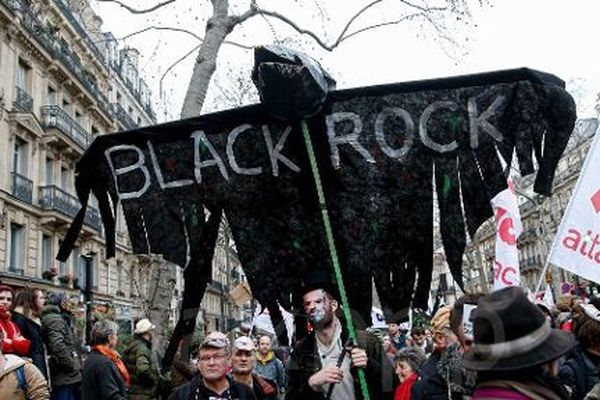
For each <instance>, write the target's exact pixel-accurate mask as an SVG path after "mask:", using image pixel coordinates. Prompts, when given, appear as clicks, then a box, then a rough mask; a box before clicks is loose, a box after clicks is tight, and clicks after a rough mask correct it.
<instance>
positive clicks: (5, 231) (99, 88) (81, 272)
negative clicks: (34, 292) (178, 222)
mask: <svg viewBox="0 0 600 400" xmlns="http://www.w3.org/2000/svg"><path fill="white" fill-rule="evenodd" d="M101 27H102V20H101V19H100V18H99V17H98V16H97V15H95V14H94V12H93V11H92V10H91V8H90V7H89V5H88V2H87V1H83V0H48V1H35V2H32V1H29V0H0V155H1V156H0V275H1V280H2V282H3V283H7V284H11V285H14V286H16V287H22V286H25V285H29V286H34V287H42V288H45V289H49V290H53V289H57V288H61V289H64V290H68V291H69V292H70V293H71V294H72V295H73V296H74V297H76V296H79V295H80V293H81V292H80V290H79V289H80V288H82V287H83V286H84V285H85V283H86V281H87V274H86V273H87V272H90V274H89V276H90V280H91V286H92V289H93V294H94V299H95V302H96V303H97V304H101V305H102V307H99V310H102V309H107V308H110V309H111V310H112V311H113V312H114V313H115V317H116V318H118V319H123V320H131V319H132V318H134V317H135V315H134V312H133V308H132V306H133V303H134V301H133V300H134V299H132V293H133V292H134V290H133V288H132V287H131V279H129V276H130V274H131V272H132V271H130V268H131V261H130V257H128V254H130V246H129V243H128V236H127V232H126V228H125V224H124V223H123V218H118V221H119V223H118V227H117V233H118V234H117V256H116V258H115V259H114V260H110V261H107V260H106V258H105V247H104V244H105V241H104V234H103V230H102V226H101V221H100V215H99V212H98V208H97V202H96V201H95V199H94V198H93V197H92V198H91V200H90V204H89V207H88V209H87V212H86V215H85V220H84V225H83V229H82V231H81V234H80V236H79V239H78V241H77V243H76V247H75V249H74V250H73V253H72V254H71V256H70V258H69V259H68V260H67V262H65V263H59V262H57V261H56V260H55V255H56V253H57V251H58V248H59V246H60V244H61V241H62V240H63V238H64V236H65V234H66V231H67V229H68V227H69V226H70V224H71V222H72V221H73V218H74V217H75V215H76V213H77V212H78V210H79V201H78V200H77V197H76V195H75V188H74V178H75V175H74V174H75V163H76V162H77V160H78V159H79V158H80V157H81V156H82V155H83V153H84V152H85V150H86V148H87V147H88V145H89V144H90V143H91V141H92V140H93V139H94V138H95V137H96V136H98V135H102V134H106V133H111V132H117V131H123V130H128V129H133V128H135V127H137V126H138V125H149V124H154V123H155V122H156V119H155V116H154V113H153V111H152V107H151V102H150V100H151V99H150V91H149V90H148V87H147V86H146V84H145V83H144V81H143V80H142V79H141V78H140V77H139V73H138V70H137V58H138V55H137V52H136V51H135V50H134V49H128V48H125V49H119V47H118V43H117V41H116V40H115V39H114V37H113V36H112V35H111V34H110V33H104V32H102V31H101ZM86 265H87V266H88V268H86ZM107 305H108V307H107Z"/></svg>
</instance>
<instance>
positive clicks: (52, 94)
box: [46, 86, 58, 106]
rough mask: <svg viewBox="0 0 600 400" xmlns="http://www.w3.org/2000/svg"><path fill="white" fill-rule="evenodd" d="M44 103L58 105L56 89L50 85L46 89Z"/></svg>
mask: <svg viewBox="0 0 600 400" xmlns="http://www.w3.org/2000/svg"><path fill="white" fill-rule="evenodd" d="M46 104H48V105H49V106H56V105H58V95H57V93H56V90H55V89H54V88H53V87H51V86H48V90H47V91H46Z"/></svg>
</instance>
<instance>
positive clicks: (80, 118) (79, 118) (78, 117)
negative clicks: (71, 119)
mask: <svg viewBox="0 0 600 400" xmlns="http://www.w3.org/2000/svg"><path fill="white" fill-rule="evenodd" d="M75 121H77V123H78V124H79V125H81V126H82V127H83V126H85V119H84V117H83V115H82V114H81V113H80V112H79V111H75Z"/></svg>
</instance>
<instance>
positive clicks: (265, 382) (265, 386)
mask: <svg viewBox="0 0 600 400" xmlns="http://www.w3.org/2000/svg"><path fill="white" fill-rule="evenodd" d="M255 351H256V348H255V347H254V342H253V341H252V339H250V338H249V337H248V336H240V337H239V338H237V339H235V341H234V342H233V349H232V351H231V370H232V374H231V375H232V377H233V380H234V381H236V382H239V383H243V384H245V385H248V386H250V387H251V388H252V390H253V391H254V394H255V395H256V399H257V400H277V399H278V397H277V385H276V384H275V382H273V381H272V380H269V379H266V378H264V377H262V376H260V375H259V374H258V373H256V371H254V367H255V363H256V358H255V357H254V352H255Z"/></svg>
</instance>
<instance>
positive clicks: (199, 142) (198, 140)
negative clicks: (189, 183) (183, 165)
mask: <svg viewBox="0 0 600 400" xmlns="http://www.w3.org/2000/svg"><path fill="white" fill-rule="evenodd" d="M192 138H193V139H194V176H195V177H196V182H198V183H202V168H205V167H212V166H214V165H216V166H218V167H219V171H221V175H223V178H225V180H229V173H228V172H227V169H226V168H225V164H223V160H221V157H219V154H218V153H217V151H216V150H215V148H214V147H213V145H212V143H211V142H210V141H209V140H208V138H207V137H206V134H205V133H204V131H194V132H192ZM200 146H206V148H207V149H208V151H209V152H210V154H211V155H212V156H213V158H212V160H205V161H202V160H201V159H200Z"/></svg>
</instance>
